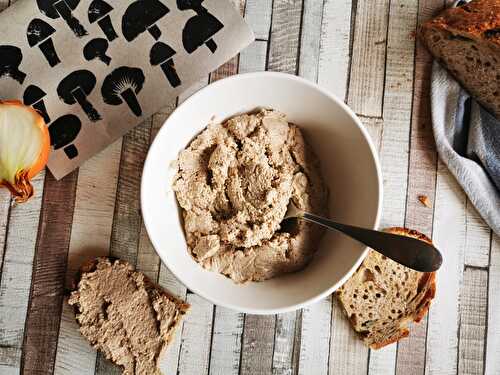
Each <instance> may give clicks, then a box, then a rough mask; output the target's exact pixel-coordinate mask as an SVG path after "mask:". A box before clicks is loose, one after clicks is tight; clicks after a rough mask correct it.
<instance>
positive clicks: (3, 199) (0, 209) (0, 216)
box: [0, 6, 11, 280]
mask: <svg viewBox="0 0 500 375" xmlns="http://www.w3.org/2000/svg"><path fill="white" fill-rule="evenodd" d="M0 7H1V6H0ZM10 204H11V196H10V192H9V191H8V190H7V189H3V188H2V189H0V280H1V279H2V266H3V256H4V250H5V240H6V238H7V226H8V224H9V210H10Z"/></svg>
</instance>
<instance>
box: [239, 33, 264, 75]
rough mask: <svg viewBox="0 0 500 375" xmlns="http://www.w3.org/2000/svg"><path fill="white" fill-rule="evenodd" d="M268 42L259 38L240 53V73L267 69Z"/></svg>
mask: <svg viewBox="0 0 500 375" xmlns="http://www.w3.org/2000/svg"><path fill="white" fill-rule="evenodd" d="M266 56H267V42H266V41H263V40H257V41H255V42H253V43H252V44H250V45H249V46H248V47H247V48H245V49H244V50H243V51H241V53H240V61H239V73H250V72H262V71H264V70H266Z"/></svg>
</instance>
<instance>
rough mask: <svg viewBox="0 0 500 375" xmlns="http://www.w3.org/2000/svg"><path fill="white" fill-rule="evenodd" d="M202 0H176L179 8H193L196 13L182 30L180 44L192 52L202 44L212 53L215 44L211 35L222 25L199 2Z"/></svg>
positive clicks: (215, 46) (188, 51) (215, 48)
mask: <svg viewBox="0 0 500 375" xmlns="http://www.w3.org/2000/svg"><path fill="white" fill-rule="evenodd" d="M202 3H203V0H177V7H178V8H179V9H180V10H188V9H192V10H194V11H195V12H196V13H197V15H196V16H193V17H191V18H190V19H189V20H188V21H187V22H186V25H185V26H184V29H183V30H182V44H183V45H184V48H185V50H186V52H187V53H193V52H194V51H195V50H196V49H197V48H198V47H200V46H202V45H203V44H204V45H206V46H207V47H208V49H209V50H210V51H211V52H212V53H214V52H215V51H216V50H217V44H216V43H215V41H214V40H213V39H212V37H213V36H214V35H215V34H216V33H218V32H219V31H220V30H221V29H222V28H223V27H224V25H223V24H222V23H221V22H220V21H219V20H218V19H217V18H215V17H214V16H213V15H212V14H210V13H208V10H207V9H206V8H205V7H203V6H202V5H201V4H202Z"/></svg>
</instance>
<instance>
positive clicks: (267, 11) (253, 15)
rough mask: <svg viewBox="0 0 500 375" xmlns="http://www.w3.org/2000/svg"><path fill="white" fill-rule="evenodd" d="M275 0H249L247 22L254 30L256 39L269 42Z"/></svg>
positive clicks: (246, 14) (247, 3)
mask: <svg viewBox="0 0 500 375" xmlns="http://www.w3.org/2000/svg"><path fill="white" fill-rule="evenodd" d="M272 13H273V0H247V1H246V6H245V21H247V22H248V24H249V26H250V28H251V29H252V30H253V32H254V35H255V39H257V40H268V39H269V32H270V29H271V15H272Z"/></svg>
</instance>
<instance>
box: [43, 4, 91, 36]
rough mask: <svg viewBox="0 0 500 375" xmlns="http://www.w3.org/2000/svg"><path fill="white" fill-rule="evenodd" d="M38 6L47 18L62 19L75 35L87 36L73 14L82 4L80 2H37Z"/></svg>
mask: <svg viewBox="0 0 500 375" xmlns="http://www.w3.org/2000/svg"><path fill="white" fill-rule="evenodd" d="M36 3H37V4H38V9H40V12H42V13H43V14H45V15H46V16H47V17H49V18H52V19H57V18H59V17H61V18H62V19H63V20H64V21H66V24H67V25H68V26H69V28H70V29H71V30H72V31H73V33H74V34H75V35H76V36H77V37H79V38H81V37H82V36H84V35H87V30H85V28H84V27H83V26H82V25H81V23H80V21H78V20H77V19H76V18H75V17H73V14H71V12H72V11H73V10H75V8H76V7H77V6H78V4H79V3H80V0H36Z"/></svg>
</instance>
